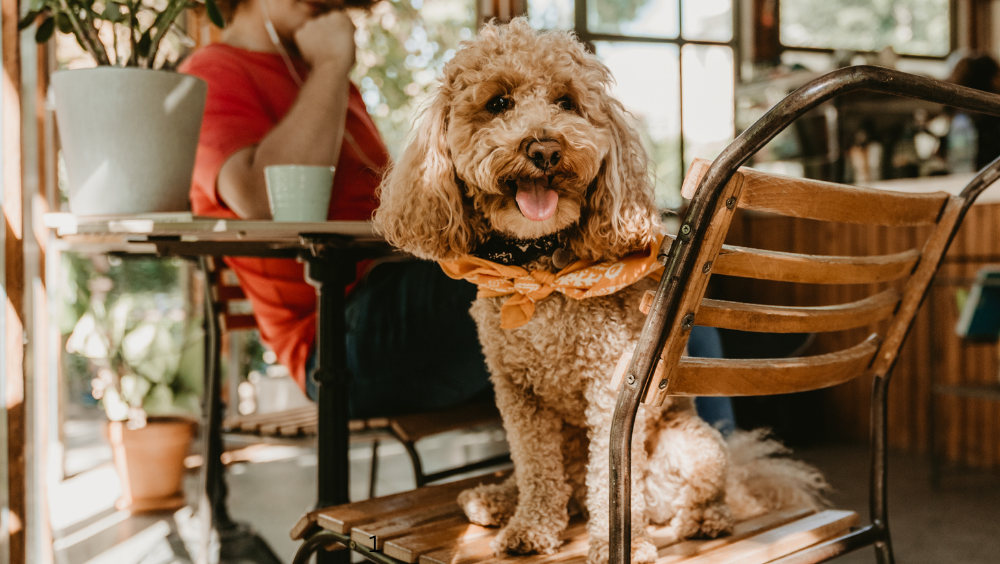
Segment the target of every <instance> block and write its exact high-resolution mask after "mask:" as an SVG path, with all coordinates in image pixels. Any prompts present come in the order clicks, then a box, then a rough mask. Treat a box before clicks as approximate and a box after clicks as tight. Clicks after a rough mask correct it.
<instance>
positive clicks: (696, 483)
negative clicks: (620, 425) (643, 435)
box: [645, 398, 733, 540]
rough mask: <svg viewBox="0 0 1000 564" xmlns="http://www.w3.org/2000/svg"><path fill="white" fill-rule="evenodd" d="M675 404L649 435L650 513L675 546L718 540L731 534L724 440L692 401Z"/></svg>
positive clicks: (653, 520) (666, 411)
mask: <svg viewBox="0 0 1000 564" xmlns="http://www.w3.org/2000/svg"><path fill="white" fill-rule="evenodd" d="M672 401H673V402H675V403H674V404H673V405H671V406H670V407H669V408H668V409H666V410H665V411H663V412H662V414H661V415H660V416H659V417H658V418H657V419H658V421H656V424H655V427H654V428H652V429H650V436H649V441H648V450H649V461H648V464H647V472H646V479H645V482H646V500H647V504H646V511H647V515H648V516H649V519H650V521H651V522H653V523H658V524H664V525H668V526H669V528H670V529H671V531H670V532H671V533H672V534H673V536H674V537H675V538H676V540H683V539H686V538H690V537H694V536H702V537H716V536H718V535H719V534H721V533H724V532H727V531H729V530H730V529H731V528H732V525H733V520H732V516H731V514H730V511H729V507H728V506H727V505H726V504H725V501H724V498H725V485H726V474H727V470H728V455H727V453H726V445H725V442H724V441H723V439H722V435H720V434H719V432H718V431H717V430H715V429H713V428H712V427H710V426H709V425H708V424H707V423H705V422H704V421H703V420H701V419H700V418H699V417H698V416H697V415H696V414H695V412H694V407H693V405H691V400H690V399H688V398H674V399H673V400H672Z"/></svg>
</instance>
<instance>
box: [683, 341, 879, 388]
mask: <svg viewBox="0 0 1000 564" xmlns="http://www.w3.org/2000/svg"><path fill="white" fill-rule="evenodd" d="M879 341H880V340H879V338H878V337H877V336H876V335H872V336H871V337H869V338H868V339H867V340H865V341H863V342H861V343H859V344H857V345H855V346H853V347H851V348H849V349H845V350H841V351H837V352H833V353H829V354H822V355H816V356H810V357H804V358H782V359H753V360H726V359H714V358H682V359H680V363H679V367H678V370H677V371H676V373H675V374H674V376H673V379H672V380H671V383H670V395H683V396H748V395H754V396H757V395H771V394H788V393H792V392H803V391H808V390H818V389H821V388H828V387H830V386H835V385H837V384H841V383H843V382H846V381H848V380H852V379H854V378H856V377H858V376H859V375H861V374H864V373H865V371H866V369H867V368H868V365H869V363H871V360H872V357H874V356H875V353H876V352H877V351H878V349H879Z"/></svg>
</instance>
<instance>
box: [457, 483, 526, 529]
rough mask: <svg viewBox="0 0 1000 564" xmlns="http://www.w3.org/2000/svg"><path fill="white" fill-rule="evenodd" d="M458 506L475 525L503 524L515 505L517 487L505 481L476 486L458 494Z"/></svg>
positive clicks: (508, 518) (495, 525)
mask: <svg viewBox="0 0 1000 564" xmlns="http://www.w3.org/2000/svg"><path fill="white" fill-rule="evenodd" d="M458 506H459V507H461V508H462V511H464V512H465V516H466V517H468V518H469V521H470V522H472V523H474V524H476V525H481V526H483V527H497V526H503V525H505V524H506V523H507V521H509V520H510V516H511V515H513V514H514V509H515V508H516V507H517V489H516V488H512V487H509V486H508V485H507V484H505V483H504V484H487V485H482V486H477V487H475V488H472V489H470V490H465V491H463V492H462V493H460V494H458Z"/></svg>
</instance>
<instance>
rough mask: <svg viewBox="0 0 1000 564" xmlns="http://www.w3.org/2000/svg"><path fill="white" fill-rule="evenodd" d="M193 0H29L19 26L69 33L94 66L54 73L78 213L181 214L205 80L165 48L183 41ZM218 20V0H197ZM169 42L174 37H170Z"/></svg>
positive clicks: (44, 36) (45, 35) (73, 207)
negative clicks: (182, 26)
mask: <svg viewBox="0 0 1000 564" xmlns="http://www.w3.org/2000/svg"><path fill="white" fill-rule="evenodd" d="M200 5H201V4H200V3H194V2H192V1H191V0H124V1H122V2H114V1H111V0H97V1H94V0H30V4H29V11H28V13H27V14H26V15H25V17H24V18H23V19H22V20H21V22H20V25H21V27H22V29H23V28H27V27H29V26H31V25H32V24H35V23H37V28H36V29H35V39H36V41H39V42H45V41H48V40H49V39H50V38H51V37H52V35H53V34H54V33H55V32H56V31H57V30H58V31H61V32H65V33H69V34H72V36H73V37H75V39H76V41H77V43H79V44H80V46H81V47H82V48H83V50H84V51H86V52H87V53H88V54H89V55H90V56H91V57H92V58H93V61H94V63H95V64H96V65H97V66H96V68H89V69H77V70H70V71H59V72H56V73H54V74H53V75H52V86H53V89H54V91H55V102H56V118H57V121H58V126H59V134H60V140H61V142H62V149H63V158H64V160H65V164H66V175H67V181H68V188H69V207H70V211H71V212H73V213H75V214H78V215H91V216H93V215H123V214H141V213H153V212H182V211H186V210H187V209H188V208H189V205H190V204H189V202H188V190H189V188H190V185H191V174H192V171H193V169H194V155H195V149H196V148H197V144H198V134H199V131H200V129H201V117H202V113H203V111H204V107H205V95H206V92H207V85H206V84H205V83H204V81H202V80H200V79H198V78H195V77H192V76H188V75H183V74H179V73H176V72H173V71H171V70H169V68H170V67H171V66H172V65H173V64H174V63H175V62H176V61H175V60H171V59H170V58H168V57H167V56H166V52H165V51H166V50H165V49H163V48H162V47H163V46H164V45H165V44H167V43H168V41H167V40H168V38H173V39H174V40H177V39H179V38H182V37H184V35H183V32H182V31H181V30H179V29H178V26H177V20H178V17H179V16H180V15H181V14H182V13H184V11H185V10H186V9H188V8H191V7H195V6H200ZM204 6H205V9H206V11H207V13H208V15H209V17H210V19H211V20H212V21H213V22H215V23H216V24H217V25H221V24H222V17H221V15H220V14H219V10H218V6H217V5H216V3H215V0H204ZM175 42H176V41H175Z"/></svg>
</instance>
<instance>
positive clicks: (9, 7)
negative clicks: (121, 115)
mask: <svg viewBox="0 0 1000 564" xmlns="http://www.w3.org/2000/svg"><path fill="white" fill-rule="evenodd" d="M0 6H2V15H0V25H2V37H3V38H2V50H3V66H2V69H3V73H2V75H3V76H2V80H3V85H2V94H0V96H2V104H0V111H2V112H3V117H2V119H0V121H2V123H3V154H2V159H3V160H2V165H0V170H2V176H3V201H2V203H3V205H2V211H3V219H2V220H0V223H3V226H2V227H3V240H4V241H3V243H4V244H3V249H4V250H3V253H4V269H3V282H2V284H3V290H4V292H2V293H0V295H4V294H5V295H6V300H4V302H5V303H2V304H0V307H3V308H4V315H3V316H2V320H3V321H2V322H3V325H4V326H3V335H4V339H3V343H2V344H0V363H3V367H2V368H0V370H2V372H3V379H0V381H3V382H4V384H5V386H4V388H5V389H3V390H2V392H3V394H4V401H5V406H6V416H7V417H6V436H5V437H4V438H3V439H4V440H5V442H6V444H5V447H6V466H7V468H6V473H7V476H6V477H7V480H6V481H7V483H6V484H5V485H4V486H5V487H6V488H7V492H6V493H7V495H6V500H7V503H8V507H9V513H8V516H7V520H6V523H4V524H5V525H6V531H4V532H5V533H6V535H7V540H8V542H7V546H6V548H7V550H9V553H8V554H7V555H4V554H0V559H2V558H3V557H4V556H7V557H8V559H7V560H6V561H7V562H11V563H14V564H21V563H23V562H25V561H26V549H27V543H26V540H27V536H26V530H25V526H26V523H27V518H26V513H27V486H26V485H27V473H26V466H25V454H26V452H25V448H26V446H27V445H26V441H25V436H26V431H27V429H26V419H25V415H26V413H25V404H24V366H23V359H24V334H23V331H24V300H25V288H24V245H23V240H24V213H23V209H22V200H21V198H22V192H21V104H20V96H21V65H20V49H19V44H18V42H19V36H20V34H19V32H18V30H17V20H18V1H17V0H2V2H0Z"/></svg>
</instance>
